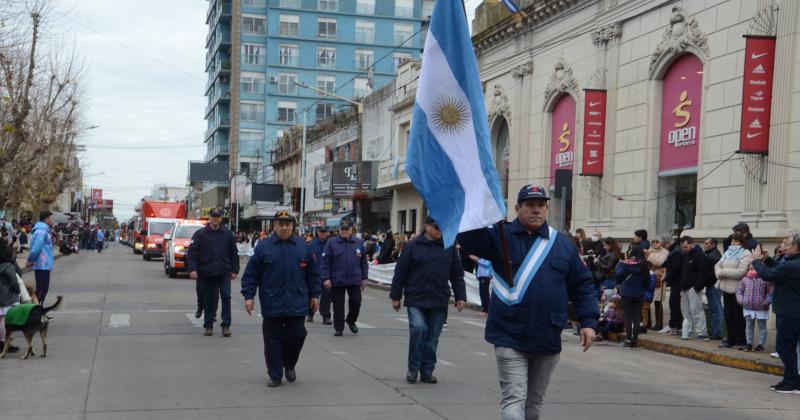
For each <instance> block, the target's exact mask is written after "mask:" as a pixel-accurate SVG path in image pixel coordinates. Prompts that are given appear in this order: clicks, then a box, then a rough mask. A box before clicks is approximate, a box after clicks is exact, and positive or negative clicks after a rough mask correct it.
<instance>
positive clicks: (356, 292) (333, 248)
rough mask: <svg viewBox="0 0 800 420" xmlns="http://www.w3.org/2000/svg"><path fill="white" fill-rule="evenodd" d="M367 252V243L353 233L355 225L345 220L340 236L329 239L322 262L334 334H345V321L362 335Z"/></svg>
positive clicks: (351, 329) (338, 335)
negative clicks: (346, 305) (362, 296)
mask: <svg viewBox="0 0 800 420" xmlns="http://www.w3.org/2000/svg"><path fill="white" fill-rule="evenodd" d="M368 270H369V262H368V261H367V253H366V252H364V242H363V241H362V240H361V239H358V238H356V237H355V235H353V226H352V225H350V222H349V221H347V220H343V221H342V224H341V226H340V228H339V235H337V236H334V237H333V238H331V239H328V243H326V244H325V250H324V251H323V252H322V261H321V262H320V277H321V278H322V280H323V283H322V287H324V288H326V289H330V290H331V300H332V301H333V329H334V331H335V332H334V335H335V336H337V337H341V336H342V334H343V331H344V324H345V323H346V324H347V326H348V327H349V328H350V332H352V333H353V334H358V326H357V325H356V321H358V314H359V312H360V311H361V291H362V290H364V288H365V287H367V277H368V273H369V271H368ZM345 294H346V295H347V297H348V298H349V302H348V312H347V316H346V317H345V313H344V302H345Z"/></svg>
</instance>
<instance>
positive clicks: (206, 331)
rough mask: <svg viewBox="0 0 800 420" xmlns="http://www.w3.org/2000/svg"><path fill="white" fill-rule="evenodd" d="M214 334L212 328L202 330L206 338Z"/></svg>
mask: <svg viewBox="0 0 800 420" xmlns="http://www.w3.org/2000/svg"><path fill="white" fill-rule="evenodd" d="M213 334H214V330H213V329H212V328H206V329H205V330H203V335H204V336H206V337H211V336H212V335H213Z"/></svg>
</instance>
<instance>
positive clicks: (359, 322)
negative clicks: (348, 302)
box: [356, 321, 375, 330]
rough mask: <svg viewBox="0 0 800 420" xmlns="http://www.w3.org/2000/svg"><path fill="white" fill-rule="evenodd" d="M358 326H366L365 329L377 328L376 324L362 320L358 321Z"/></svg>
mask: <svg viewBox="0 0 800 420" xmlns="http://www.w3.org/2000/svg"><path fill="white" fill-rule="evenodd" d="M356 326H358V328H364V329H368V330H369V329H375V327H374V326H372V325H369V324H367V323H366V322H361V321H358V322H356Z"/></svg>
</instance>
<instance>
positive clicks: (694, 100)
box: [658, 54, 703, 176]
mask: <svg viewBox="0 0 800 420" xmlns="http://www.w3.org/2000/svg"><path fill="white" fill-rule="evenodd" d="M702 97H703V63H702V62H701V61H700V59H699V58H697V57H696V56H694V55H692V54H684V55H683V56H681V57H679V58H678V59H677V60H675V62H674V63H673V64H672V66H671V67H670V68H669V70H668V71H667V73H666V74H665V75H664V90H663V95H662V103H661V105H662V107H661V139H660V145H659V166H658V167H659V174H660V175H662V176H667V175H679V174H687V173H693V172H697V157H698V153H699V150H700V110H701V109H702V108H701V107H700V105H701V100H702Z"/></svg>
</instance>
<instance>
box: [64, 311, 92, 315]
mask: <svg viewBox="0 0 800 420" xmlns="http://www.w3.org/2000/svg"><path fill="white" fill-rule="evenodd" d="M102 313H103V311H58V314H59V315H83V314H102Z"/></svg>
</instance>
